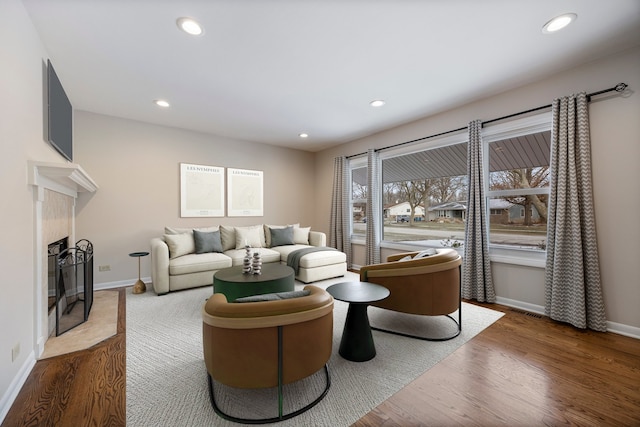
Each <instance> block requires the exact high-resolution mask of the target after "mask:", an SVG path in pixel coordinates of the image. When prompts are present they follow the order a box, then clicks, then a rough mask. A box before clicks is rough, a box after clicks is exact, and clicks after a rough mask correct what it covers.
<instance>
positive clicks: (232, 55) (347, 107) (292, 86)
mask: <svg viewBox="0 0 640 427" xmlns="http://www.w3.org/2000/svg"><path fill="white" fill-rule="evenodd" d="M23 4H24V6H25V8H26V10H27V12H28V13H29V15H30V17H31V19H32V21H33V24H34V25H35V27H36V29H37V31H38V32H39V34H40V37H41V39H42V41H43V43H44V45H45V47H46V49H47V52H48V53H49V55H50V59H51V61H52V63H53V65H54V67H55V69H56V72H57V74H58V76H59V77H60V80H61V81H62V84H63V85H64V87H65V89H66V91H67V94H68V96H69V98H70V100H71V103H72V104H73V106H74V108H75V109H76V110H85V111H90V112H95V113H100V114H106V115H111V116H117V117H124V118H128V119H133V120H139V121H143V122H148V123H156V124H161V125H167V126H174V127H178V128H184V129H190V130H194V131H198V132H205V133H209V134H215V135H220V136H224V137H229V138H234V139H240V140H246V141H254V142H259V143H266V144H272V145H278V146H284V147H293V148H297V149H301V150H307V151H312V152H315V151H319V150H322V149H325V148H328V147H331V146H334V145H337V144H342V143H345V142H348V141H351V140H354V139H357V138H360V137H364V136H367V135H370V134H373V133H376V132H379V131H381V130H383V129H387V128H390V127H394V126H398V125H400V124H403V123H407V122H410V121H413V120H416V119H419V118H421V117H425V116H428V115H431V114H435V113H437V112H440V111H444V110H447V109H450V108H454V107H456V106H458V105H461V104H465V103H467V102H470V101H473V100H475V99H480V98H483V97H486V96H490V95H493V94H496V93H499V92H502V91H505V90H509V89H511V88H514V87H518V86H520V85H523V84H527V83H531V82H534V81H536V80H539V79H542V78H544V77H546V76H548V75H551V74H554V73H556V72H559V71H561V70H565V69H569V68H572V67H575V66H577V65H579V64H582V63H585V62H588V61H592V60H595V59H598V58H601V57H604V56H607V55H610V54H613V53H615V52H618V51H622V50H626V49H629V48H631V47H634V46H638V45H639V44H640V1H638V0H610V1H602V0H536V1H524V0H522V1H515V0H484V1H477V0H449V1H438V0H179V1H178V0H175V1H170V0H136V1H132V0H55V1H53V0H23ZM567 12H573V13H576V14H577V15H578V18H577V20H576V21H575V22H574V23H573V24H572V25H570V26H569V27H567V28H566V29H564V30H562V31H560V32H558V33H555V34H543V33H542V31H541V28H542V25H543V24H544V23H546V22H547V21H549V20H550V19H551V18H553V17H554V16H557V15H560V14H562V13H567ZM184 16H187V17H192V18H195V19H197V20H198V21H199V22H200V23H201V24H202V26H203V27H204V30H205V32H204V34H203V35H202V36H198V37H193V36H189V35H187V34H186V33H183V32H181V31H180V30H178V27H177V25H176V20H177V19H178V18H179V17H184ZM616 83H618V82H616V81H612V82H611V84H612V85H614V84H616ZM155 99H166V100H168V101H169V102H170V103H171V107H170V108H164V109H163V108H160V107H157V106H156V105H154V104H153V102H152V101H153V100H155ZM374 99H384V100H385V101H386V105H384V106H383V107H379V108H373V107H371V106H369V102H370V101H372V100H374ZM302 132H305V133H308V134H309V137H308V138H306V139H301V138H299V137H298V135H299V134H300V133H302Z"/></svg>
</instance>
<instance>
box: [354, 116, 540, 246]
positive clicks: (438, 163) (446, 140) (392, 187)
mask: <svg viewBox="0 0 640 427" xmlns="http://www.w3.org/2000/svg"><path fill="white" fill-rule="evenodd" d="M550 130H551V115H550V113H542V114H537V115H532V116H530V117H525V118H522V119H518V120H513V121H510V122H508V123H503V124H496V125H493V124H492V125H489V126H487V127H485V128H483V130H482V139H483V144H484V146H483V152H484V157H483V161H484V164H483V169H484V176H485V177H486V178H487V179H486V182H485V194H486V196H487V199H486V201H487V203H486V208H487V212H488V213H489V215H488V221H487V223H488V230H487V232H488V234H489V244H490V247H504V248H514V247H516V248H528V249H544V248H545V247H546V238H547V203H548V198H549V166H550V133H551V132H550ZM381 160H382V186H381V191H382V195H381V200H382V210H381V212H370V211H368V207H367V199H366V198H367V191H368V189H367V161H366V158H359V159H352V160H350V170H351V185H352V192H351V207H352V211H353V215H352V236H354V237H356V238H360V239H364V238H365V235H366V227H367V217H371V216H372V215H377V216H378V217H379V218H380V219H381V221H380V222H381V224H382V225H381V227H382V238H383V241H384V242H393V243H404V244H409V245H419V246H422V247H429V246H431V247H433V246H435V247H441V246H454V247H459V246H461V245H462V244H463V243H464V232H465V223H466V214H467V200H466V198H467V186H468V181H467V134H466V132H461V133H459V134H451V135H448V136H445V137H441V138H438V139H431V140H428V141H426V142H423V143H420V144H412V145H399V146H398V147H395V148H393V149H389V150H384V151H382V152H381Z"/></svg>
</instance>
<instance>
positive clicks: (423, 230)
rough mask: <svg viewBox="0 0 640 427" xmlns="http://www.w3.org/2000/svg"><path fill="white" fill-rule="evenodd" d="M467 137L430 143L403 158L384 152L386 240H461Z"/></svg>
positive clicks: (432, 243) (426, 242)
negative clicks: (428, 145)
mask: <svg viewBox="0 0 640 427" xmlns="http://www.w3.org/2000/svg"><path fill="white" fill-rule="evenodd" d="M466 137H467V135H466V134H465V135H457V136H455V137H454V138H448V139H446V140H444V141H432V143H431V146H430V147H424V148H422V149H416V148H414V149H413V151H410V152H408V153H406V154H401V153H385V157H383V158H382V181H383V184H382V185H383V194H382V203H383V206H384V212H385V219H384V228H383V240H384V241H386V242H396V243H409V244H420V245H421V246H442V242H443V241H445V240H447V239H452V238H453V239H457V240H463V239H464V217H465V198H466V192H467V176H466V168H467V143H466V142H464V141H465V140H466ZM461 141H463V142H461Z"/></svg>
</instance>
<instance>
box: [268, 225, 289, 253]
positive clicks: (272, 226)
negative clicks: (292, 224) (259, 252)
mask: <svg viewBox="0 0 640 427" xmlns="http://www.w3.org/2000/svg"><path fill="white" fill-rule="evenodd" d="M286 227H287V226H286V225H269V224H264V237H265V239H264V241H265V244H266V246H265V247H267V248H270V247H271V246H273V245H272V244H271V232H270V231H269V229H271V228H286Z"/></svg>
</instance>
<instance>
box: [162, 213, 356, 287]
mask: <svg viewBox="0 0 640 427" xmlns="http://www.w3.org/2000/svg"><path fill="white" fill-rule="evenodd" d="M326 244H327V237H326V235H325V234H324V233H322V232H319V231H311V229H310V228H308V227H300V226H299V225H297V224H296V225H287V226H284V225H267V224H260V225H255V226H248V227H232V226H224V225H220V226H215V227H208V228H196V229H190V228H171V227H165V233H164V235H163V236H162V237H156V238H153V239H151V281H152V282H153V289H154V291H155V292H156V294H158V295H162V294H166V293H168V292H171V291H176V290H180V289H187V288H193V287H198V286H207V285H212V284H213V274H214V273H215V272H216V271H218V270H220V269H222V268H227V267H231V266H236V265H242V260H243V258H244V256H245V253H246V251H245V246H247V245H248V246H250V247H251V252H252V253H254V252H259V253H260V256H261V258H262V262H263V264H266V263H271V262H279V263H283V264H286V263H287V258H288V257H289V254H290V253H292V252H294V251H296V250H298V249H304V248H315V249H308V251H309V252H308V253H305V254H304V255H303V256H302V257H300V258H299V261H298V271H297V272H296V279H297V280H299V281H301V282H303V283H311V282H316V281H318V280H324V279H330V278H332V277H340V276H344V274H345V273H346V271H347V263H346V255H345V254H344V253H342V252H340V251H337V250H335V249H333V248H328V247H326Z"/></svg>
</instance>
